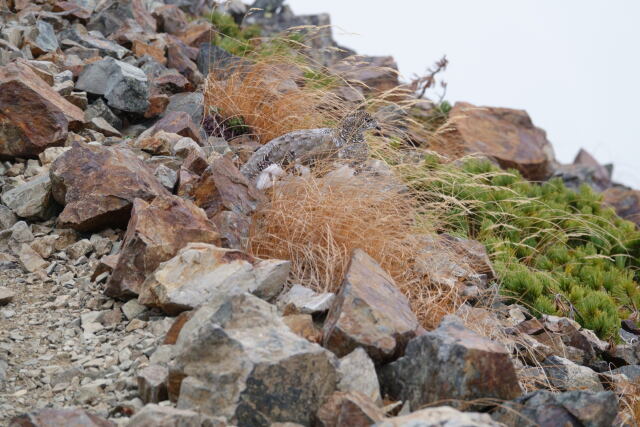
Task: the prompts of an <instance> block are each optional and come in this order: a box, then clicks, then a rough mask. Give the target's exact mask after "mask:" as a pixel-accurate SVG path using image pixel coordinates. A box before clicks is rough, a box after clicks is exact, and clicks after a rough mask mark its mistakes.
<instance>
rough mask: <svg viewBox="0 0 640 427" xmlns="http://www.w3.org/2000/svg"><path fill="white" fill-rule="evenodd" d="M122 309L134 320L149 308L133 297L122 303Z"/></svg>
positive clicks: (126, 315) (128, 317) (127, 316)
mask: <svg viewBox="0 0 640 427" xmlns="http://www.w3.org/2000/svg"><path fill="white" fill-rule="evenodd" d="M120 309H121V310H122V313H124V315H125V317H126V318H127V319H129V320H133V319H135V318H136V317H138V316H139V315H141V314H142V313H144V312H145V311H146V310H147V307H145V306H144V305H142V304H139V303H138V301H136V300H135V299H132V300H129V301H127V302H126V303H124V304H122V307H120Z"/></svg>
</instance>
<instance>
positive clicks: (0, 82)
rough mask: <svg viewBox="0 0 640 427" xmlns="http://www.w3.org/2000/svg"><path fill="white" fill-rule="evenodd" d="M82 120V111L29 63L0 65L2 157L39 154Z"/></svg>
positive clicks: (0, 151)
mask: <svg viewBox="0 0 640 427" xmlns="http://www.w3.org/2000/svg"><path fill="white" fill-rule="evenodd" d="M83 122H84V114H83V112H82V110H80V109H79V108H78V107H76V106H75V105H73V104H71V103H69V102H68V101H67V100H65V99H64V98H63V97H62V96H60V95H59V94H58V93H57V92H56V91H55V90H53V89H52V88H51V86H49V85H48V84H47V83H46V82H45V81H44V80H42V79H41V78H40V77H38V75H37V74H36V73H35V72H34V71H33V70H32V69H31V68H29V67H28V66H27V65H25V64H23V63H15V62H14V63H11V64H9V65H7V66H5V67H2V68H0V157H21V156H27V157H31V156H37V155H38V154H40V153H41V152H43V151H44V150H45V149H46V148H47V147H50V146H55V145H62V144H64V141H65V140H66V138H67V133H68V131H69V130H70V129H71V130H74V129H77V128H79V127H80V126H81V125H82V123H83Z"/></svg>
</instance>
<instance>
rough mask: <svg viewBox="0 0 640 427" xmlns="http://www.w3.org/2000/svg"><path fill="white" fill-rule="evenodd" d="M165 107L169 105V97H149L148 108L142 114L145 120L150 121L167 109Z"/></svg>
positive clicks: (161, 95)
mask: <svg viewBox="0 0 640 427" xmlns="http://www.w3.org/2000/svg"><path fill="white" fill-rule="evenodd" d="M167 105H169V96H167V95H164V94H157V95H151V96H150V97H149V108H147V111H145V113H144V116H145V118H147V119H150V118H153V117H157V116H159V115H161V114H162V113H164V111H165V110H166V109H167Z"/></svg>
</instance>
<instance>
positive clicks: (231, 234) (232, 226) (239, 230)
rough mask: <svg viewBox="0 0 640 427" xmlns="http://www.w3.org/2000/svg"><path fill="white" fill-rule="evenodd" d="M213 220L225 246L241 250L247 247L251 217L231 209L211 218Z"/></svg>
mask: <svg viewBox="0 0 640 427" xmlns="http://www.w3.org/2000/svg"><path fill="white" fill-rule="evenodd" d="M211 221H213V223H214V224H215V226H216V228H217V229H218V232H219V233H220V237H221V238H222V246H223V247H225V248H231V249H239V250H245V249H246V248H247V246H248V244H249V228H250V227H251V218H249V217H248V216H246V215H242V214H238V213H235V212H231V211H222V212H220V213H218V214H217V215H215V216H214V217H213V218H211Z"/></svg>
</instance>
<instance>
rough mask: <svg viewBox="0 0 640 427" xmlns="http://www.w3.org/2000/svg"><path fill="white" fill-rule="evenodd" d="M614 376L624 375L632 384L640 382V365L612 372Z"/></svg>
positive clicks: (628, 366) (624, 367) (623, 367)
mask: <svg viewBox="0 0 640 427" xmlns="http://www.w3.org/2000/svg"><path fill="white" fill-rule="evenodd" d="M611 373H612V374H613V375H617V374H622V375H624V376H626V377H627V378H629V380H630V381H632V382H638V381H640V365H627V366H622V367H620V368H618V369H614V370H612V371H611Z"/></svg>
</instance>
